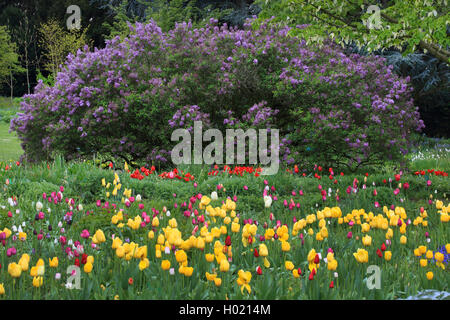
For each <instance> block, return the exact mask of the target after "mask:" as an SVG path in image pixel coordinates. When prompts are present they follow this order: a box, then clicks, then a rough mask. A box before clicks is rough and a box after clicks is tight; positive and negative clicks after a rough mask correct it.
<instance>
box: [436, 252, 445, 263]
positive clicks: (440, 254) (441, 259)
mask: <svg viewBox="0 0 450 320" xmlns="http://www.w3.org/2000/svg"><path fill="white" fill-rule="evenodd" d="M434 258H435V259H436V261H438V262H442V261H444V255H443V254H442V253H440V252H436V253H435V254H434Z"/></svg>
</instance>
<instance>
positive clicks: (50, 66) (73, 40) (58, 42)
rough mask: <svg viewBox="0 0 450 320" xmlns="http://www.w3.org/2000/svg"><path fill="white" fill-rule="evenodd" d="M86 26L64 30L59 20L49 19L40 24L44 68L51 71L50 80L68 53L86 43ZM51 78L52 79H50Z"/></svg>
mask: <svg viewBox="0 0 450 320" xmlns="http://www.w3.org/2000/svg"><path fill="white" fill-rule="evenodd" d="M87 30H88V29H87V28H85V29H84V30H83V31H81V30H76V29H73V30H70V31H65V30H64V29H63V28H62V27H61V25H60V23H59V21H57V20H55V19H50V20H49V21H47V22H46V23H43V24H41V26H40V28H39V33H40V36H41V38H40V41H39V43H40V46H41V47H42V49H43V51H44V60H45V63H44V67H45V70H47V71H49V72H51V74H52V76H51V78H50V79H48V80H50V82H52V81H54V79H55V78H56V75H57V73H58V71H60V65H62V64H63V63H64V61H65V60H66V57H67V55H68V54H69V53H72V54H75V53H76V51H77V50H78V49H80V48H81V47H83V46H84V45H86V44H87V43H88V40H87V37H86V32H87ZM51 79H53V80H51Z"/></svg>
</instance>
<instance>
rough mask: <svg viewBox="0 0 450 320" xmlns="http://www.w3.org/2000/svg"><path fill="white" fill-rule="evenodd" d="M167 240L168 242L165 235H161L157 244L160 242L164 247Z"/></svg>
mask: <svg viewBox="0 0 450 320" xmlns="http://www.w3.org/2000/svg"><path fill="white" fill-rule="evenodd" d="M165 240H166V239H165V238H164V235H163V234H162V233H161V234H160V235H159V236H158V240H157V242H158V244H160V245H163V244H164V242H165Z"/></svg>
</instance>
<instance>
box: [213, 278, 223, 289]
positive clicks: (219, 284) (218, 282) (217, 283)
mask: <svg viewBox="0 0 450 320" xmlns="http://www.w3.org/2000/svg"><path fill="white" fill-rule="evenodd" d="M214 284H215V285H216V287H220V286H221V285H222V279H220V278H214Z"/></svg>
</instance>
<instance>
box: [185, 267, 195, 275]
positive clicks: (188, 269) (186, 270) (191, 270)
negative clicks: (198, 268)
mask: <svg viewBox="0 0 450 320" xmlns="http://www.w3.org/2000/svg"><path fill="white" fill-rule="evenodd" d="M193 272H194V268H192V267H185V268H184V275H185V276H186V277H190V276H192V273H193Z"/></svg>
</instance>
